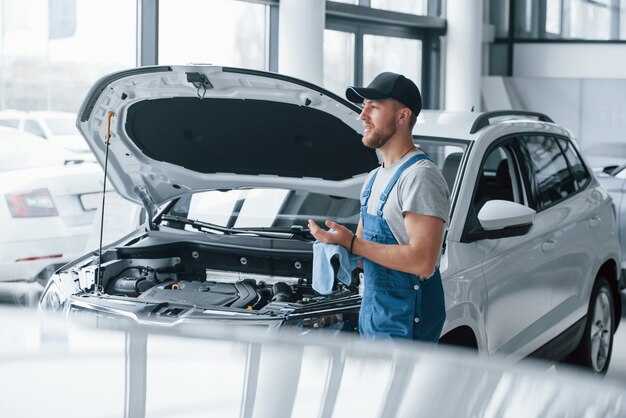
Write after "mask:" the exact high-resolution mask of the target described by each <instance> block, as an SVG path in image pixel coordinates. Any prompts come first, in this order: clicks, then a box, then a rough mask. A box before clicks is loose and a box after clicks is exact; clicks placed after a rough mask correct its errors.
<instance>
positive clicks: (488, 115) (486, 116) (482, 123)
mask: <svg viewBox="0 0 626 418" xmlns="http://www.w3.org/2000/svg"><path fill="white" fill-rule="evenodd" d="M501 116H532V117H535V118H537V119H538V120H539V121H541V122H550V123H554V121H553V120H552V119H550V117H549V116H547V115H545V114H543V113H539V112H532V111H529V110H494V111H491V112H485V113H482V114H481V115H479V116H478V117H477V118H476V120H475V121H474V124H473V125H472V128H471V129H470V134H475V133H476V132H478V131H480V130H481V129H483V128H484V127H486V126H489V125H491V123H490V120H491V119H493V118H497V117H501Z"/></svg>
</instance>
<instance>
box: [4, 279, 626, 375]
mask: <svg viewBox="0 0 626 418" xmlns="http://www.w3.org/2000/svg"><path fill="white" fill-rule="evenodd" d="M34 285H35V283H32V284H28V283H0V305H15V304H19V305H23V304H24V303H25V302H26V303H28V302H29V301H30V303H34V302H35V301H36V299H37V296H38V294H39V292H40V291H41V288H40V287H39V286H34ZM621 296H622V306H623V307H624V309H623V310H622V320H621V322H620V326H619V328H618V330H617V332H616V333H615V342H614V344H613V354H612V358H611V365H610V366H609V372H608V373H607V378H608V379H611V380H614V381H617V382H618V383H619V384H620V385H625V384H626V349H625V347H626V289H625V290H623V291H622V293H621ZM553 369H554V368H553V367H551V368H550V370H553Z"/></svg>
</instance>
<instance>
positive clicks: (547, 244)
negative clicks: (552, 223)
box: [541, 238, 556, 251]
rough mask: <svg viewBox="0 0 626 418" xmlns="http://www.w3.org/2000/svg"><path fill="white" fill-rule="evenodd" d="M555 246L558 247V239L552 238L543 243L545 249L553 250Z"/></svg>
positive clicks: (542, 247) (542, 246)
mask: <svg viewBox="0 0 626 418" xmlns="http://www.w3.org/2000/svg"><path fill="white" fill-rule="evenodd" d="M554 247H556V240H553V239H552V238H550V239H547V240H545V241H544V242H542V243H541V249H542V250H543V251H552V250H554Z"/></svg>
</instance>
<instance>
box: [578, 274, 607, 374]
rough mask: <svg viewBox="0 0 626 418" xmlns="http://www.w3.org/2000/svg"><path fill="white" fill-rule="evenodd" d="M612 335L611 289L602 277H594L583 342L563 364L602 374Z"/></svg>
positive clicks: (605, 368) (605, 369)
mask: <svg viewBox="0 0 626 418" xmlns="http://www.w3.org/2000/svg"><path fill="white" fill-rule="evenodd" d="M614 332H615V303H614V301H613V295H612V293H611V288H610V286H609V282H608V281H607V280H606V279H605V278H604V277H598V280H596V283H595V284H594V286H593V291H592V292H591V300H590V301H589V310H588V312H587V324H586V325H585V332H584V334H583V338H582V340H581V342H580V345H579V346H578V348H576V350H575V351H574V352H573V353H572V354H570V355H569V356H568V357H567V359H566V361H567V362H570V363H574V364H578V365H581V366H584V367H588V368H590V369H591V370H592V371H593V372H594V373H597V374H602V375H603V374H605V373H606V371H607V370H608V368H609V362H610V361H611V352H612V351H613V333H614Z"/></svg>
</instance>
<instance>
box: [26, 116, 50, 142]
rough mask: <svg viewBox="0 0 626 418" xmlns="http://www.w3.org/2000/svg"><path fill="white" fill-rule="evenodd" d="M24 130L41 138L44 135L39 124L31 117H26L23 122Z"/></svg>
mask: <svg viewBox="0 0 626 418" xmlns="http://www.w3.org/2000/svg"><path fill="white" fill-rule="evenodd" d="M24 130H25V131H26V132H29V133H31V134H33V135H37V136H40V137H42V138H45V137H46V135H45V134H44V133H43V130H41V127H40V126H39V124H38V123H37V122H35V121H34V120H32V119H26V121H25V122H24Z"/></svg>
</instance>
